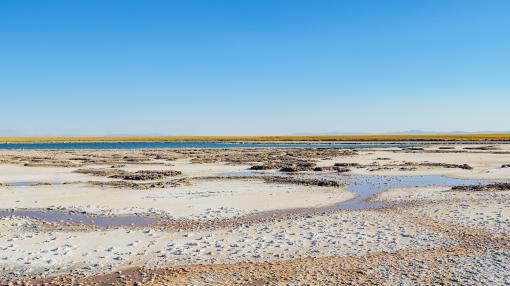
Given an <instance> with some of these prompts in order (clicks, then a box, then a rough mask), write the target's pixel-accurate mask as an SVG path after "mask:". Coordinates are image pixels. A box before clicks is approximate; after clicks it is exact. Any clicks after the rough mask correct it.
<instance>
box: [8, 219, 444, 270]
mask: <svg viewBox="0 0 510 286" xmlns="http://www.w3.org/2000/svg"><path fill="white" fill-rule="evenodd" d="M453 244H454V242H453V241H452V240H450V239H448V238H444V237H442V236H440V235H438V234H437V233H434V232H432V231H429V230H427V229H425V228H422V227H420V226H417V225H415V224H413V223H409V222H406V221H405V220H403V219H400V218H397V217H393V216H390V215H385V214H381V213H377V212H341V213H338V214H331V215H323V216H315V217H311V218H300V219H296V220H287V221H282V222H272V223H263V224H256V225H251V226H249V227H244V226H242V227H236V228H233V229H224V230H222V229H220V230H211V231H194V232H170V231H155V230H148V229H146V230H144V229H141V230H126V229H122V228H120V229H113V230H96V231H78V232H66V231H59V230H55V231H51V230H45V231H41V229H40V228H39V227H38V224H37V223H34V222H31V221H30V220H27V219H12V220H9V219H0V270H2V273H3V274H4V277H5V276H9V275H7V274H8V273H9V272H11V271H12V272H15V273H16V276H18V277H23V276H24V277H26V276H32V275H39V274H44V275H49V274H59V273H69V272H74V271H79V272H80V273H87V274H94V273H101V272H109V271H112V270H115V269H123V268H126V267H128V266H145V267H163V266H170V265H187V264H197V263H215V264H217V263H236V262H249V261H251V262H267V261H275V260H279V259H284V260H285V259H295V258H302V257H324V256H331V255H334V256H362V255H365V254H367V253H371V252H377V251H397V250H400V249H406V248H414V249H416V248H431V247H440V246H443V247H444V246H450V245H453Z"/></svg>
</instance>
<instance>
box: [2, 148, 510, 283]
mask: <svg viewBox="0 0 510 286" xmlns="http://www.w3.org/2000/svg"><path fill="white" fill-rule="evenodd" d="M452 148H453V149H452ZM0 162H2V163H1V164H0V182H1V183H4V185H3V186H0V209H22V208H29V209H45V208H47V207H52V208H61V209H63V210H80V211H85V212H87V213H91V214H108V215H114V216H115V215H125V214H136V213H142V214H152V215H155V216H158V217H162V218H165V219H179V220H181V221H182V223H186V221H188V220H189V221H197V220H199V221H211V220H215V221H222V220H224V219H227V220H236V219H238V218H241V217H243V216H245V215H248V214H255V215H256V214H259V213H261V214H263V213H264V212H267V211H277V210H288V209H295V208H308V209H309V208H318V209H321V207H323V206H329V205H332V204H334V203H338V202H341V201H347V200H349V199H351V198H353V197H354V196H355V195H356V194H352V193H349V192H348V191H347V190H348V186H325V185H319V184H316V183H314V182H312V183H310V184H305V183H303V182H302V181H292V180H290V179H291V178H293V177H292V176H291V177H288V178H290V179H289V182H285V181H275V182H268V181H264V180H262V179H260V178H257V179H254V178H245V177H241V178H238V179H235V178H229V179H225V178H222V177H219V176H220V175H225V174H227V175H235V174H239V173H241V174H249V173H248V172H247V169H248V168H249V167H250V166H261V165H268V164H273V165H276V166H294V167H295V166H298V167H299V166H307V165H306V164H303V162H305V163H307V164H308V163H310V164H312V165H313V166H320V167H327V168H331V167H332V166H333V165H334V164H335V163H336V164H338V163H340V166H343V167H342V168H344V167H345V168H347V169H349V171H348V172H346V173H347V174H357V175H382V176H411V175H412V176H426V175H441V176H449V177H454V178H470V179H500V180H504V181H507V180H509V179H510V168H506V167H504V165H505V164H510V145H505V144H500V145H492V147H489V146H488V145H487V144H485V145H473V144H469V145H468V144H453V145H452V144H448V145H427V146H423V150H419V149H413V150H409V149H398V148H389V149H373V150H365V149H363V150H354V151H353V152H345V151H342V150H322V151H310V150H308V151H303V150H292V151H285V150H272V149H266V150H249V151H235V150H234V151H232V150H230V151H229V150H208V151H203V150H181V151H168V150H167V151H159V150H138V151H132V150H131V151H111V150H103V151H90V150H87V151H83V150H82V151H65V152H63V151H0ZM346 163H348V164H346ZM352 163H355V164H352ZM299 164H301V165H299ZM445 164H446V165H445ZM465 164H467V165H468V166H469V168H467V167H465ZM25 165H28V166H25ZM34 165H38V166H34ZM313 166H312V167H311V168H314V167H313ZM84 168H85V169H106V168H108V169H115V170H123V171H127V172H132V173H134V172H136V171H140V170H151V171H161V170H175V171H180V172H182V173H181V174H179V175H176V176H173V177H167V178H163V179H156V180H148V181H143V180H142V181H135V183H136V184H140V185H136V184H135V185H134V186H131V185H129V187H122V188H116V187H112V186H111V185H102V186H100V185H97V184H96V185H95V184H93V183H91V181H95V182H105V183H109V182H121V183H122V182H125V181H126V180H125V179H119V178H112V177H109V176H108V175H95V176H94V175H89V174H81V173H77V172H75V171H76V170H78V169H84ZM278 168H279V167H273V169H268V170H262V171H260V173H258V174H259V175H260V174H265V175H276V174H280V175H281V173H280V172H278ZM306 168H308V169H304V170H301V171H298V172H296V173H295V175H293V176H295V177H299V176H300V175H310V174H321V173H328V174H329V175H331V174H332V173H335V172H336V171H335V169H327V168H326V169H327V170H326V169H324V170H322V171H313V170H311V168H310V167H306ZM342 175H344V176H345V173H342ZM347 176H348V175H347ZM175 179H186V180H187V181H186V183H184V184H178V185H175V186H165V187H141V186H142V185H141V184H144V183H149V184H152V183H158V182H160V183H161V182H163V183H164V182H167V181H171V180H175ZM17 182H32V183H43V182H45V183H51V184H50V185H34V186H9V185H6V184H9V183H17ZM63 183H65V184H63ZM130 183H131V181H130ZM509 199H510V189H509V190H499V191H488V192H476V191H452V190H451V188H450V187H445V186H426V187H409V188H396V189H392V190H387V191H385V192H383V193H380V194H378V195H376V196H374V197H371V198H370V201H374V202H384V203H386V204H388V206H390V207H387V208H384V209H362V210H349V211H345V210H344V211H335V212H329V213H320V212H317V213H314V214H313V215H310V214H306V215H303V216H299V215H297V216H296V215H294V216H292V217H288V218H287V217H276V218H275V219H270V220H261V221H259V222H257V221H254V222H250V223H245V224H237V225H236V224H225V226H219V227H218V226H217V227H213V228H205V229H196V230H193V229H188V230H174V229H168V228H158V227H151V226H149V227H141V228H136V227H135V228H133V227H116V228H110V229H101V228H91V227H88V226H85V227H84V226H74V225H71V226H69V225H65V224H62V225H61V224H57V225H48V224H46V223H44V222H42V221H38V220H34V219H29V218H23V217H3V218H0V281H1V280H4V281H6V283H7V281H11V280H12V281H15V280H17V279H22V280H23V279H29V278H30V277H37V279H39V281H43V280H44V281H46V282H52V284H55V285H69V284H71V283H70V281H71V280H70V279H74V280H73V281H81V283H82V284H84V285H89V284H94V283H96V282H101V281H102V282H104V283H106V284H112V283H118V285H132V283H134V282H137V283H139V285H140V284H141V285H430V284H445V285H505V284H507V285H510V267H509V266H510V241H509V239H508V238H507V236H508V234H510V200H509ZM133 267H135V268H133ZM133 269H134V270H133ZM120 270H122V273H120V272H118V271H120ZM100 274H101V275H103V274H104V275H103V276H98V275H100ZM41 279H42V280H41ZM76 279H78V280H76Z"/></svg>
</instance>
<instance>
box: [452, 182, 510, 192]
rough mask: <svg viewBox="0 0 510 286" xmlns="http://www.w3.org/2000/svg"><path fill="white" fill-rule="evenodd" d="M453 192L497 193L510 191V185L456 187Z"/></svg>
mask: <svg viewBox="0 0 510 286" xmlns="http://www.w3.org/2000/svg"><path fill="white" fill-rule="evenodd" d="M451 190H452V191H475V192H495V191H506V190H510V183H495V184H488V185H469V186H454V187H452V189H451Z"/></svg>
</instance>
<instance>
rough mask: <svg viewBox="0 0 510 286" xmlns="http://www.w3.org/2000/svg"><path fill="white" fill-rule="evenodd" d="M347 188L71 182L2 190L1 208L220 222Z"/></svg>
mask: <svg viewBox="0 0 510 286" xmlns="http://www.w3.org/2000/svg"><path fill="white" fill-rule="evenodd" d="M354 197H355V195H354V194H351V193H348V192H346V191H345V188H333V187H316V186H301V185H290V184H284V185H282V184H272V183H265V182H263V181H262V180H254V179H250V180H200V181H192V183H191V185H190V186H180V187H175V188H174V187H169V188H164V189H163V188H162V189H160V188H156V189H149V190H131V189H115V188H106V187H97V186H91V185H88V184H70V185H54V186H16V187H15V186H4V187H0V209H8V208H47V207H52V208H66V209H73V210H82V211H86V212H89V213H95V214H132V213H153V214H161V215H164V216H165V217H172V218H177V219H183V218H188V219H191V218H192V219H219V218H227V217H234V216H239V215H242V214H248V213H253V212H258V211H269V210H277V209H287V208H304V207H320V206H325V205H329V204H332V203H335V202H341V201H345V200H349V199H352V198H354Z"/></svg>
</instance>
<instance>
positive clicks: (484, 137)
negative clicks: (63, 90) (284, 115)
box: [0, 134, 510, 143]
mask: <svg viewBox="0 0 510 286" xmlns="http://www.w3.org/2000/svg"><path fill="white" fill-rule="evenodd" d="M499 140H502V141H504V140H510V134H431V135H421V134H420V135H332V136H158V137H143V136H140V137H3V138H0V143H43V142H48V143H49V142H54V143H56V142H197V141H209V142H233V141H256V142H264V141H499Z"/></svg>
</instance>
